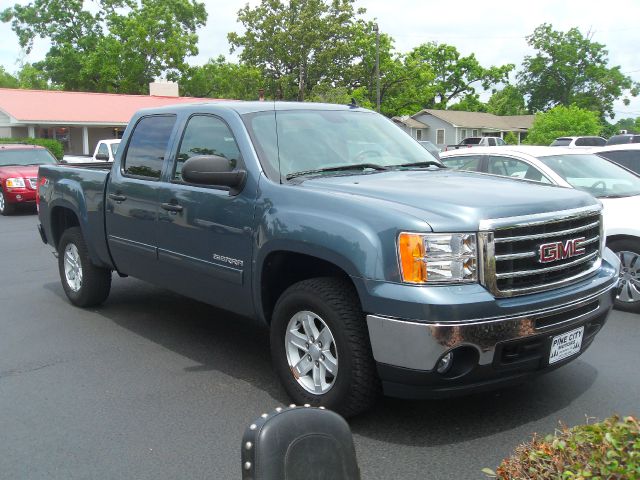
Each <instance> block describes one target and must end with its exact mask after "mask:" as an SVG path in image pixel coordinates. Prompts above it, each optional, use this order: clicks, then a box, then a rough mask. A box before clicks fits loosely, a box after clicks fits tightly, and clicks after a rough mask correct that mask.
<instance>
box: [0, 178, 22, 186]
mask: <svg viewBox="0 0 640 480" xmlns="http://www.w3.org/2000/svg"><path fill="white" fill-rule="evenodd" d="M4 183H5V185H6V186H7V188H24V178H7V180H6V181H5V182H4Z"/></svg>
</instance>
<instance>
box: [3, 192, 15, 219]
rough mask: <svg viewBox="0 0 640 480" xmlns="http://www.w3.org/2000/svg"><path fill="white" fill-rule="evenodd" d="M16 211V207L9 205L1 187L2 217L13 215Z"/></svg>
mask: <svg viewBox="0 0 640 480" xmlns="http://www.w3.org/2000/svg"><path fill="white" fill-rule="evenodd" d="M14 210H15V205H13V204H12V203H9V202H8V201H7V199H6V197H5V196H4V192H3V191H2V187H0V215H11V214H12V213H13V212H14Z"/></svg>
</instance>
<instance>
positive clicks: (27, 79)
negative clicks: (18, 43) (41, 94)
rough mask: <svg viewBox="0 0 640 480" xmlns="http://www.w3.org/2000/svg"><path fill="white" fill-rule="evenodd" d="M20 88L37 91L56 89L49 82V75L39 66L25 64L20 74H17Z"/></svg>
mask: <svg viewBox="0 0 640 480" xmlns="http://www.w3.org/2000/svg"><path fill="white" fill-rule="evenodd" d="M16 77H17V78H18V82H19V84H20V88H30V89H35V90H49V89H52V88H55V85H54V86H52V85H50V84H49V81H48V80H47V74H46V72H44V71H43V70H42V69H41V68H40V67H39V66H36V65H32V64H30V63H25V64H23V65H22V67H21V68H20V70H18V73H16Z"/></svg>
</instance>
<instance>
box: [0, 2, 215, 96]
mask: <svg viewBox="0 0 640 480" xmlns="http://www.w3.org/2000/svg"><path fill="white" fill-rule="evenodd" d="M94 6H95V7H97V8H93V9H91V10H89V9H85V8H84V2H82V1H81V0H34V1H32V2H30V3H28V4H26V5H20V4H16V5H14V6H13V7H10V8H7V9H5V10H4V11H2V12H1V13H0V19H1V20H2V21H3V22H10V23H11V27H12V29H13V31H14V32H15V33H16V35H17V36H18V41H19V43H20V46H21V47H23V48H24V49H25V50H26V52H27V53H28V52H29V51H30V50H31V48H32V47H33V42H34V40H35V39H36V38H38V37H40V38H46V39H48V40H49V41H50V43H51V47H50V49H49V51H48V52H47V54H46V56H45V59H44V60H43V61H42V62H39V63H37V64H35V65H34V67H35V68H36V69H39V70H42V71H44V72H45V73H46V75H47V77H48V78H49V79H50V80H51V81H52V82H53V83H55V84H59V85H61V86H62V87H63V88H64V89H65V90H81V91H95V92H119V93H146V92H147V91H148V84H149V82H151V81H153V79H154V78H156V77H160V76H171V75H176V74H177V73H178V72H180V71H182V70H184V69H185V68H186V63H185V57H187V56H189V55H195V54H197V52H198V50H197V46H196V44H197V40H198V37H197V35H196V29H197V28H198V27H200V26H202V25H204V23H205V20H206V18H207V14H206V11H205V7H204V4H203V3H199V2H197V1H195V0H144V1H142V2H141V3H138V2H137V1H136V0H96V1H95V2H94Z"/></svg>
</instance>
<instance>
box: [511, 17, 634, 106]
mask: <svg viewBox="0 0 640 480" xmlns="http://www.w3.org/2000/svg"><path fill="white" fill-rule="evenodd" d="M527 42H528V43H529V45H530V46H531V47H532V48H533V49H535V50H536V52H537V53H536V54H535V55H534V56H530V55H528V56H526V57H525V58H524V61H523V66H522V70H521V71H520V72H519V73H518V81H519V86H520V88H521V90H522V91H523V92H524V93H525V95H527V96H528V98H529V103H528V107H529V110H530V111H531V112H537V111H544V110H548V109H549V108H552V107H555V106H556V105H565V106H569V105H573V104H575V105H577V106H578V107H580V108H586V109H588V110H593V111H596V112H598V113H599V114H600V116H601V117H603V118H604V117H605V116H610V117H611V118H613V117H614V112H613V103H614V101H615V100H617V99H618V98H620V97H623V96H624V98H623V101H624V103H625V104H628V103H629V99H628V96H629V95H630V96H636V95H638V93H639V90H640V85H639V84H638V83H635V82H633V81H632V80H631V78H630V77H628V76H626V75H624V74H623V73H622V72H621V71H620V67H619V66H615V67H609V66H608V63H609V60H608V53H609V52H608V51H607V49H606V48H605V46H604V45H602V44H600V43H597V42H593V41H592V40H591V39H590V38H589V36H588V35H587V36H584V35H583V34H582V33H580V31H579V30H578V29H577V28H572V29H570V30H569V31H567V32H566V33H565V32H559V31H556V30H553V27H552V25H549V24H546V23H545V24H542V25H540V26H539V27H537V28H536V29H535V30H534V32H533V34H532V35H530V36H528V37H527Z"/></svg>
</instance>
